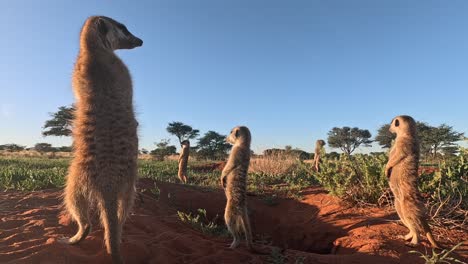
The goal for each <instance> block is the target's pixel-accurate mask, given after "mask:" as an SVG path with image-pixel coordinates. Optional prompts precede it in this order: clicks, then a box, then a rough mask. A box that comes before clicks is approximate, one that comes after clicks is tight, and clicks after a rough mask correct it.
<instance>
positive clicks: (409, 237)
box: [401, 231, 414, 241]
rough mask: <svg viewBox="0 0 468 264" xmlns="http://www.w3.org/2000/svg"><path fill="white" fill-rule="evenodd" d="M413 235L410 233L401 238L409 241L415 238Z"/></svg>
mask: <svg viewBox="0 0 468 264" xmlns="http://www.w3.org/2000/svg"><path fill="white" fill-rule="evenodd" d="M413 236H414V235H413V233H412V232H411V231H410V232H409V233H408V234H406V235H404V236H401V238H403V239H404V240H406V241H408V240H410V239H412V238H413Z"/></svg>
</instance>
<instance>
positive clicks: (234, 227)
mask: <svg viewBox="0 0 468 264" xmlns="http://www.w3.org/2000/svg"><path fill="white" fill-rule="evenodd" d="M238 218H240V216H238V215H234V216H232V215H230V214H229V213H225V214H224V220H225V221H226V226H227V228H228V230H229V232H230V233H231V234H232V236H233V241H232V243H231V244H230V245H229V247H230V248H237V247H238V246H239V243H240V239H241V236H240V234H239V225H238V224H239V219H238Z"/></svg>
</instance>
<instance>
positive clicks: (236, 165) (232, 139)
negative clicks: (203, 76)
mask: <svg viewBox="0 0 468 264" xmlns="http://www.w3.org/2000/svg"><path fill="white" fill-rule="evenodd" d="M250 140H251V137H250V131H249V129H248V128H247V127H245V126H238V127H235V128H233V129H232V131H231V134H230V135H229V136H228V137H227V138H226V141H227V142H228V143H230V144H232V145H233V147H232V150H231V154H230V155H229V159H228V161H227V163H226V166H225V167H224V169H223V172H222V173H221V185H222V186H223V188H224V191H225V193H226V198H227V203H226V209H225V212H224V220H225V221H226V226H227V228H228V229H229V232H231V234H232V236H233V237H234V240H233V241H232V244H231V245H230V248H236V247H237V246H239V243H240V240H241V234H242V232H243V233H244V234H245V239H246V241H247V248H248V249H249V250H250V251H254V252H255V249H254V248H253V243H252V230H251V227H250V220H249V216H248V214H247V197H246V192H247V172H248V170H249V164H250Z"/></svg>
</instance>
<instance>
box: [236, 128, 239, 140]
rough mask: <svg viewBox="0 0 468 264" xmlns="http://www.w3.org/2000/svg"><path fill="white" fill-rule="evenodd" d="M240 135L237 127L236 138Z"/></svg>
mask: <svg viewBox="0 0 468 264" xmlns="http://www.w3.org/2000/svg"><path fill="white" fill-rule="evenodd" d="M238 136H239V129H236V138H237V137H238Z"/></svg>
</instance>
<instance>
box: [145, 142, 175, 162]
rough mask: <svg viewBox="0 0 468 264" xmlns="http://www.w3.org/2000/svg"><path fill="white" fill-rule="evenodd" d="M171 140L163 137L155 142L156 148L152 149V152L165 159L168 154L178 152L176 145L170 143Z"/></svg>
mask: <svg viewBox="0 0 468 264" xmlns="http://www.w3.org/2000/svg"><path fill="white" fill-rule="evenodd" d="M169 142H170V140H169V139H162V140H161V141H160V142H159V143H155V144H156V149H154V150H152V151H151V152H150V154H151V155H152V156H153V157H154V158H156V159H157V160H164V158H165V157H166V156H170V155H173V154H176V147H175V146H174V145H169Z"/></svg>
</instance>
